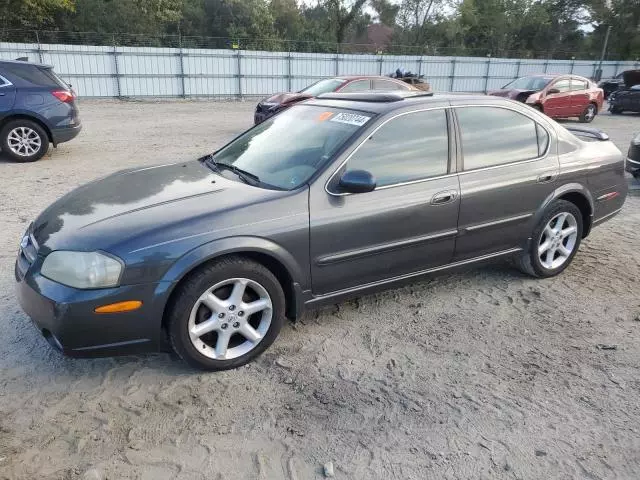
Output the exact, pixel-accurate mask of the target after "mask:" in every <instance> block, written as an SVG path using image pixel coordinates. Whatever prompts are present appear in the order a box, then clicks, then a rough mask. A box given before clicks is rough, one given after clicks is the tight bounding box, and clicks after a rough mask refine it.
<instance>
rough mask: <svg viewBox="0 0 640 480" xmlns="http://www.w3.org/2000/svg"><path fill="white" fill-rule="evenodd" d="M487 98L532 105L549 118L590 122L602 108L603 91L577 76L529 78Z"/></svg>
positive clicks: (538, 76) (515, 82)
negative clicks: (509, 99) (504, 98)
mask: <svg viewBox="0 0 640 480" xmlns="http://www.w3.org/2000/svg"><path fill="white" fill-rule="evenodd" d="M489 95H495V96H498V97H508V98H511V99H513V100H518V101H520V102H523V103H526V104H527V105H531V106H532V107H534V108H537V109H538V110H540V111H542V112H544V113H545V114H546V115H548V116H550V117H551V118H567V117H578V118H579V119H580V121H581V122H585V123H589V122H591V121H592V120H593V119H594V118H595V116H596V115H597V114H598V112H599V111H600V110H601V109H602V102H603V101H604V92H603V90H602V89H601V88H598V86H597V85H596V84H595V83H593V82H592V81H591V80H589V79H588V78H584V77H579V76H578V75H548V74H541V75H531V76H528V77H522V78H518V79H517V80H514V81H513V82H511V83H508V84H507V85H505V86H504V87H502V88H501V89H500V90H495V91H493V92H489Z"/></svg>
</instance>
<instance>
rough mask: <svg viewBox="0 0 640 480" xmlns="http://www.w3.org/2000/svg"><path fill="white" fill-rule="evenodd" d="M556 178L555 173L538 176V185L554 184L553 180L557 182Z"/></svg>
mask: <svg viewBox="0 0 640 480" xmlns="http://www.w3.org/2000/svg"><path fill="white" fill-rule="evenodd" d="M555 178H556V174H555V173H543V174H541V175H538V180H537V181H538V183H548V182H552V181H553V180H555Z"/></svg>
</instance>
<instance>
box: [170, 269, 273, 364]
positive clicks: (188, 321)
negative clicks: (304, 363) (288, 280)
mask: <svg viewBox="0 0 640 480" xmlns="http://www.w3.org/2000/svg"><path fill="white" fill-rule="evenodd" d="M284 312H285V298H284V293H283V290H282V286H281V285H280V283H279V282H278V280H277V278H276V277H275V276H274V275H273V274H272V273H271V272H270V271H269V270H268V269H267V268H265V267H264V266H263V265H261V264H259V263H256V262H253V261H251V260H249V259H246V258H243V257H227V258H223V259H220V260H217V261H214V262H212V263H209V264H207V265H206V266H204V267H202V268H200V269H199V270H196V271H195V272H194V273H193V274H191V276H189V277H188V278H187V279H186V281H185V282H184V283H183V285H181V286H180V290H179V291H178V293H177V297H176V298H175V301H174V302H173V305H172V307H171V310H170V313H169V318H168V332H169V338H170V341H171V345H172V347H173V349H174V350H175V352H176V353H177V354H178V356H180V358H182V359H183V360H184V361H186V362H187V363H189V364H190V365H191V366H193V367H196V368H200V369H203V370H227V369H230V368H236V367H239V366H241V365H244V364H245V363H248V362H250V361H252V360H253V359H255V358H256V357H257V356H258V355H260V354H261V353H262V352H264V351H265V350H266V349H267V347H269V346H270V345H271V344H272V343H273V341H274V340H275V339H276V337H277V336H278V333H279V332H280V329H281V328H282V324H283V323H284V316H285V314H284Z"/></svg>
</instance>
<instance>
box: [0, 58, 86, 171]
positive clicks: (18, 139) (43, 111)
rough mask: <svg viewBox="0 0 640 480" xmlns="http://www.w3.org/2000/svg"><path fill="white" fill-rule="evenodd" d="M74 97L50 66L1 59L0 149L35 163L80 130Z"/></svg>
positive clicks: (68, 87) (10, 155) (16, 159)
mask: <svg viewBox="0 0 640 480" xmlns="http://www.w3.org/2000/svg"><path fill="white" fill-rule="evenodd" d="M75 98H76V95H75V93H74V92H73V90H72V89H71V86H70V85H68V84H67V83H65V82H64V81H63V80H61V79H60V77H58V76H57V75H56V74H55V73H54V71H53V68H52V67H51V66H49V65H41V64H37V63H28V62H22V61H17V60H16V61H8V60H0V148H2V152H3V153H4V154H5V155H7V156H9V157H10V158H11V159H13V160H15V161H17V162H34V161H36V160H38V159H40V158H42V156H43V155H44V154H45V153H46V152H47V150H48V149H49V143H53V146H54V147H55V146H56V145H57V144H58V143H62V142H67V141H69V140H71V139H72V138H74V137H75V136H76V135H78V133H80V129H81V128H82V127H81V125H80V118H79V116H78V108H77V107H76V104H75Z"/></svg>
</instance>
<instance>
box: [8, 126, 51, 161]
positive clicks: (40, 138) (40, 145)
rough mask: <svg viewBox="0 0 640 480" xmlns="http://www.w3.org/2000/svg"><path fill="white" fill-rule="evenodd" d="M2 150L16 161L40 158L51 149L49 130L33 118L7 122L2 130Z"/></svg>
mask: <svg viewBox="0 0 640 480" xmlns="http://www.w3.org/2000/svg"><path fill="white" fill-rule="evenodd" d="M0 142H2V152H3V153H4V154H5V155H7V156H8V157H9V158H11V160H13V161H14V162H20V163H26V162H35V161H36V160H40V159H41V158H42V157H43V156H44V154H45V153H47V150H49V137H48V135H47V132H45V131H44V129H43V128H42V127H41V126H40V125H38V124H37V123H35V122H33V121H31V120H25V119H18V120H13V121H10V122H9V123H7V124H6V125H5V126H4V127H3V128H2V131H1V132H0Z"/></svg>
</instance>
